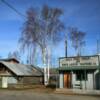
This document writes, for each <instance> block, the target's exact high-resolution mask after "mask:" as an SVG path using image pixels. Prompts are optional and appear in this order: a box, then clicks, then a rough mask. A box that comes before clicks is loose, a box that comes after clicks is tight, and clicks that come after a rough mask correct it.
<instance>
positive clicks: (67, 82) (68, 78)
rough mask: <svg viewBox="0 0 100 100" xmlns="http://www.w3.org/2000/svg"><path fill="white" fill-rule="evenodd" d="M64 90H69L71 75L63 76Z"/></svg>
mask: <svg viewBox="0 0 100 100" xmlns="http://www.w3.org/2000/svg"><path fill="white" fill-rule="evenodd" d="M64 88H71V74H70V73H65V74H64Z"/></svg>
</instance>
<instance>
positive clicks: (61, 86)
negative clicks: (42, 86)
mask: <svg viewBox="0 0 100 100" xmlns="http://www.w3.org/2000/svg"><path fill="white" fill-rule="evenodd" d="M63 84H64V83H63V74H62V73H60V76H59V88H63V87H64V86H63Z"/></svg>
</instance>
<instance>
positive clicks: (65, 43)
mask: <svg viewBox="0 0 100 100" xmlns="http://www.w3.org/2000/svg"><path fill="white" fill-rule="evenodd" d="M65 57H67V39H65Z"/></svg>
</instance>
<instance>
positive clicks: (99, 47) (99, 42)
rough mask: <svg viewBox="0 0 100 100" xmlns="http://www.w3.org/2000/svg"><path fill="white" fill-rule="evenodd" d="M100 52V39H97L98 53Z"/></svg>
mask: <svg viewBox="0 0 100 100" xmlns="http://www.w3.org/2000/svg"><path fill="white" fill-rule="evenodd" d="M99 53H100V41H99V39H97V54H99Z"/></svg>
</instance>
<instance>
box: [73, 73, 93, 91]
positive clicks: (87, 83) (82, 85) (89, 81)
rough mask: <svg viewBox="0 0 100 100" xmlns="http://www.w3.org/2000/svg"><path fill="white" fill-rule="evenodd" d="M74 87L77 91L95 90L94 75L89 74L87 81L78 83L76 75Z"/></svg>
mask: <svg viewBox="0 0 100 100" xmlns="http://www.w3.org/2000/svg"><path fill="white" fill-rule="evenodd" d="M72 86H73V88H77V89H80V88H82V89H89V90H90V89H93V74H87V80H86V81H85V80H83V81H77V80H76V74H73V75H72Z"/></svg>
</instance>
